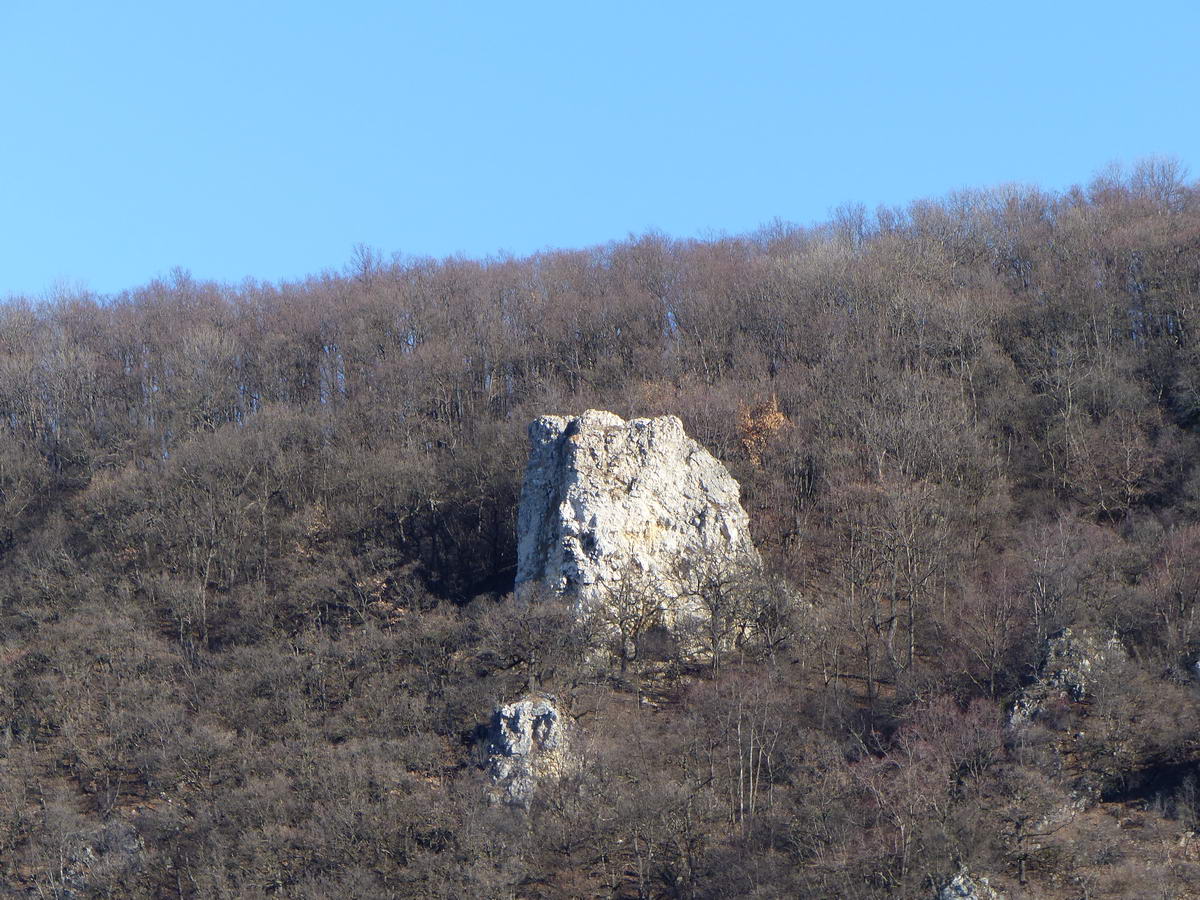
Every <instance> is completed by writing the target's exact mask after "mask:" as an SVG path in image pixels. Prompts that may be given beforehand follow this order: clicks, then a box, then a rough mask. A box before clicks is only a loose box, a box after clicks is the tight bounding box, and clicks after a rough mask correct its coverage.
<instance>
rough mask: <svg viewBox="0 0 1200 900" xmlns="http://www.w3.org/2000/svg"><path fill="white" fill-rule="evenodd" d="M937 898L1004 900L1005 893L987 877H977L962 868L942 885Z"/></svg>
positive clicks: (946, 899) (948, 899)
mask: <svg viewBox="0 0 1200 900" xmlns="http://www.w3.org/2000/svg"><path fill="white" fill-rule="evenodd" d="M937 900H1004V895H1003V894H1001V893H1000V892H999V891H997V890H996V889H995V888H993V887H992V886H991V885H990V884H988V880H987V879H986V878H975V877H973V876H972V875H971V874H970V873H969V872H967V870H966V869H962V870H961V871H960V872H959V873H958V874H957V875H955V876H954V877H953V878H951V879H950V880H949V881H947V882H946V883H945V884H944V885H942V889H941V890H939V891H938V892H937Z"/></svg>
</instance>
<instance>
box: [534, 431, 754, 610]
mask: <svg viewBox="0 0 1200 900" xmlns="http://www.w3.org/2000/svg"><path fill="white" fill-rule="evenodd" d="M529 443H530V452H529V464H528V467H527V468H526V470H525V483H524V485H523V487H522V489H521V505H520V510H519V512H518V516H517V529H518V536H519V541H520V543H519V546H518V555H517V579H516V587H517V591H518V593H521V592H523V591H528V590H529V589H530V588H531V587H532V586H533V585H535V584H539V583H540V584H544V585H546V586H547V587H549V588H550V589H552V590H554V591H557V592H560V593H562V594H563V595H564V596H567V597H569V598H572V599H574V600H575V601H576V602H577V604H578V606H579V608H580V609H594V608H596V606H597V605H598V604H604V603H606V602H608V601H609V600H610V599H611V598H612V597H613V596H614V593H615V592H619V591H620V590H621V588H622V587H623V586H624V585H628V584H629V583H630V582H631V581H636V583H637V584H639V585H652V586H653V588H654V589H655V591H656V592H657V594H658V595H659V596H660V597H661V598H662V604H663V621H664V624H666V625H667V626H669V627H670V626H678V625H682V624H684V623H683V621H682V620H685V619H688V618H694V617H695V616H696V615H698V609H697V608H696V605H695V602H694V599H689V598H690V597H693V596H694V594H695V591H693V590H689V585H688V581H689V578H691V577H693V576H694V575H695V572H696V570H697V569H698V568H706V569H707V570H709V571H714V570H716V569H721V570H723V571H724V572H726V573H728V572H734V571H740V570H741V569H743V568H757V566H758V565H759V557H758V553H757V552H756V551H755V549H754V546H753V544H752V543H751V540H750V529H749V522H748V519H747V517H746V513H745V511H744V510H743V509H742V507H741V503H740V501H739V496H738V494H739V488H738V483H737V482H736V481H735V480H734V479H733V478H732V477H731V476H730V474H729V472H728V471H727V470H726V469H725V466H723V465H722V464H721V463H720V462H719V461H718V460H716V459H714V458H713V456H712V455H711V454H709V453H708V451H707V450H705V449H704V448H703V447H701V446H700V445H699V444H698V443H696V441H694V440H692V439H691V438H689V437H688V436H687V435H686V434H685V433H684V430H683V423H682V422H680V420H679V419H678V418H677V417H676V416H661V417H659V418H654V419H632V420H630V421H628V422H626V421H625V420H624V419H622V418H621V417H620V416H617V415H614V414H613V413H610V412H603V411H600V410H588V411H587V412H585V413H584V414H583V415H582V416H579V417H578V418H566V417H563V416H542V417H541V418H539V419H537V420H535V421H534V422H533V423H532V424H531V425H530V426H529Z"/></svg>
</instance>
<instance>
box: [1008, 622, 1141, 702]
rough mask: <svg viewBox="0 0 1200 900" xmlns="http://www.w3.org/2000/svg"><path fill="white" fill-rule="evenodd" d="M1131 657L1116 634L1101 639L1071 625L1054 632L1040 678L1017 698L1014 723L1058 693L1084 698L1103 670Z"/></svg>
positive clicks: (1066, 697)
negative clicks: (1072, 627)
mask: <svg viewBox="0 0 1200 900" xmlns="http://www.w3.org/2000/svg"><path fill="white" fill-rule="evenodd" d="M1128 658H1129V655H1128V654H1127V653H1126V652H1125V647H1124V646H1123V645H1122V644H1121V641H1120V639H1119V638H1118V637H1117V636H1116V635H1110V636H1109V637H1108V638H1107V639H1106V640H1100V639H1099V638H1097V637H1096V636H1095V635H1093V634H1091V633H1089V632H1087V631H1085V630H1083V629H1071V628H1064V629H1063V630H1062V631H1060V632H1059V633H1058V634H1055V635H1051V636H1050V637H1049V638H1048V639H1047V640H1046V648H1045V653H1044V656H1043V659H1042V665H1041V668H1040V669H1039V672H1038V680H1037V681H1035V682H1034V683H1033V684H1031V685H1030V686H1029V687H1028V688H1026V689H1025V691H1024V693H1022V694H1021V696H1020V697H1018V698H1017V702H1016V703H1015V704H1014V706H1013V712H1012V723H1013V724H1014V725H1021V724H1024V723H1025V722H1028V721H1030V720H1032V719H1034V718H1036V717H1037V715H1038V713H1040V712H1042V711H1043V710H1044V709H1045V708H1046V704H1047V703H1048V702H1049V701H1050V700H1051V699H1052V698H1055V697H1059V698H1062V699H1065V700H1068V701H1072V702H1077V701H1080V700H1083V699H1084V698H1085V697H1086V696H1087V695H1088V694H1089V693H1090V691H1091V689H1092V686H1093V684H1094V683H1095V680H1096V678H1097V677H1098V676H1099V675H1100V674H1102V673H1103V672H1104V671H1106V670H1107V669H1110V668H1112V667H1114V666H1118V665H1120V664H1121V663H1123V662H1125V661H1126V660H1128Z"/></svg>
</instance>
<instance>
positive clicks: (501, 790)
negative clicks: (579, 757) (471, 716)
mask: <svg viewBox="0 0 1200 900" xmlns="http://www.w3.org/2000/svg"><path fill="white" fill-rule="evenodd" d="M568 759H569V757H568V728H567V723H566V721H565V719H564V717H563V715H562V714H561V713H560V712H559V710H558V708H557V706H556V705H555V702H554V698H553V697H550V696H549V695H546V694H535V695H531V696H528V697H523V698H521V699H519V700H514V701H513V702H512V703H506V704H502V705H500V706H497V707H496V709H495V710H494V711H493V712H492V721H491V725H490V726H489V728H488V743H487V770H488V774H489V775H491V777H492V781H493V782H494V785H495V796H496V797H497V798H498V799H500V800H502V801H504V802H505V803H508V804H511V805H514V806H528V805H529V801H530V799H531V798H532V796H533V793H534V790H535V789H536V787H537V784H538V782H539V781H540V780H541V779H544V778H547V777H550V778H553V777H558V776H560V775H562V774H563V773H564V772H565V770H566V765H567V761H568Z"/></svg>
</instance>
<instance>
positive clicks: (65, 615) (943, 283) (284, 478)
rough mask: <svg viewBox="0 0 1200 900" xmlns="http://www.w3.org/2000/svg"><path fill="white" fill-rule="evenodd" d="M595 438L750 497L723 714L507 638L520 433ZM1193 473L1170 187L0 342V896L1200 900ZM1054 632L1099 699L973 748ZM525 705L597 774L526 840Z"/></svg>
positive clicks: (198, 288) (406, 266)
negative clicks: (975, 884)
mask: <svg viewBox="0 0 1200 900" xmlns="http://www.w3.org/2000/svg"><path fill="white" fill-rule="evenodd" d="M588 408H598V409H607V410H611V411H613V412H615V413H617V414H619V415H621V416H624V417H630V416H645V415H660V414H674V415H678V416H680V417H681V418H682V420H683V422H684V425H685V427H686V429H687V432H688V434H689V435H691V436H692V437H694V438H695V439H696V440H698V441H699V442H700V443H701V444H703V445H704V446H705V447H707V448H708V449H709V450H710V451H711V452H712V453H713V454H714V455H715V456H717V457H718V458H720V459H721V460H722V461H723V462H724V463H725V464H726V465H727V466H728V467H729V469H730V471H731V472H732V473H733V474H734V476H735V477H736V478H737V479H738V480H739V481H740V482H741V485H742V500H743V504H744V506H745V508H746V510H747V511H748V512H749V514H750V518H751V527H752V529H753V531H754V537H755V541H756V543H757V545H758V547H759V548H760V550H761V552H762V555H763V558H764V560H765V561H766V563H767V566H768V568H769V570H770V576H771V577H770V582H769V583H767V584H758V585H756V586H755V587H754V590H753V591H751V592H750V594H751V596H749V597H748V598H747V601H746V603H745V604H744V607H742V608H741V609H740V612H739V615H740V616H742V622H741V623H740V624H741V626H742V627H741V628H740V630H739V633H740V634H742V635H743V637H742V639H741V640H740V644H739V646H738V648H737V649H738V652H737V653H733V654H727V655H726V656H725V658H724V659H723V660H722V661H721V663H720V665H716V664H712V665H696V664H693V662H691V661H689V660H687V659H684V658H680V657H679V656H678V655H677V654H672V653H671V652H661V648H660V652H651V651H650V650H649V649H647V650H646V652H645V653H642V654H635V655H634V656H633V657H632V658H630V655H629V654H628V653H625V652H619V651H618V649H617V648H611V647H607V646H605V645H604V641H603V640H602V639H601V638H600V637H599V636H598V635H597V634H596V633H595V632H590V631H589V630H588V629H587V628H585V627H580V626H578V625H577V624H576V623H575V622H574V620H573V618H572V617H571V616H570V615H569V613H568V612H567V611H565V610H563V609H561V608H559V607H558V606H557V605H555V604H554V603H549V602H548V603H544V604H533V605H530V604H525V605H520V604H517V603H515V602H514V601H513V600H512V599H511V597H510V596H508V595H509V593H510V592H511V590H512V583H513V576H514V566H515V561H516V544H515V534H514V527H515V520H516V504H517V495H518V492H519V490H520V479H521V474H522V468H523V465H524V461H525V453H526V433H525V429H526V426H527V425H528V423H529V422H530V420H532V419H533V418H534V417H536V416H538V415H541V414H544V413H578V412H581V411H582V410H584V409H588ZM1198 437H1200V187H1198V186H1197V185H1195V184H1192V183H1190V182H1188V181H1187V180H1186V179H1185V178H1183V177H1182V176H1181V175H1180V173H1179V172H1178V171H1177V170H1176V169H1175V167H1173V166H1172V165H1171V164H1169V163H1161V162H1155V163H1147V164H1144V165H1142V166H1140V167H1139V168H1137V169H1136V170H1135V171H1134V172H1133V173H1132V174H1130V175H1127V176H1118V175H1106V176H1102V177H1099V178H1097V179H1096V180H1095V181H1093V182H1092V183H1091V184H1090V185H1089V186H1088V187H1086V188H1080V189H1074V190H1071V191H1068V192H1066V193H1064V194H1050V193H1044V192H1041V191H1039V190H1037V189H1033V188H1004V189H997V190H991V191H980V192H967V193H962V194H958V195H954V196H952V197H949V198H947V199H944V200H941V201H929V202H919V203H914V204H913V205H911V206H909V207H908V208H905V209H894V210H880V211H878V212H877V213H875V214H867V213H866V212H864V211H862V210H858V209H853V208H851V209H846V210H843V211H842V212H841V213H839V214H838V215H837V216H836V217H835V218H834V219H833V220H832V221H830V222H829V223H827V224H826V225H823V226H821V227H817V228H811V229H806V228H793V227H788V226H785V225H778V226H773V227H769V228H764V229H763V230H761V231H759V232H757V233H754V234H751V235H747V236H742V237H730V238H719V239H711V240H703V241H700V240H673V239H670V238H668V237H665V236H662V235H658V234H648V235H644V236H640V237H631V238H630V239H628V240H626V241H622V242H617V243H613V244H610V245H608V246H604V247H599V248H594V249H589V250H578V251H568V250H564V251H553V252H545V253H542V254H538V255H536V256H532V257H528V258H502V259H489V260H484V261H479V260H469V259H447V260H441V261H436V260H427V259H408V258H398V259H396V260H392V261H388V260H386V259H383V258H381V257H380V256H379V255H378V254H375V253H373V252H371V251H368V250H361V251H360V252H359V253H358V254H357V255H356V258H355V260H354V262H353V264H352V265H351V266H349V267H348V268H347V270H346V271H345V272H343V273H340V274H325V275H321V276H315V277H313V278H311V279H309V280H307V281H304V282H301V283H293V284H283V285H267V284H257V283H249V282H247V283H244V284H242V285H238V286H229V285H218V284H210V283H202V282H198V281H196V280H193V279H192V278H190V277H189V276H188V275H186V274H185V273H178V274H176V275H173V276H172V277H171V278H170V279H167V280H165V281H155V282H152V283H150V284H149V285H147V286H145V287H143V288H139V289H137V290H132V291H129V292H127V293H124V294H121V295H120V296H116V297H108V298H97V297H90V296H86V295H64V296H61V297H58V298H57V299H54V300H50V301H38V302H33V301H29V302H27V301H24V300H21V299H10V300H9V301H7V302H5V303H4V304H3V305H0V883H2V884H3V885H4V886H5V890H6V893H10V894H13V895H16V896H22V895H26V894H27V895H29V896H42V897H68V896H71V897H90V896H108V897H133V896H136V897H176V896H178V897H194V898H214V897H229V898H244V897H258V896H282V897H310V898H317V897H447V898H463V897H497V898H501V897H529V898H532V897H547V898H549V897H592V896H594V897H624V898H633V897H656V898H657V897H675V898H720V897H734V896H753V897H760V898H773V897H784V896H795V897H847V898H884V897H914V898H924V897H933V896H935V895H936V892H937V889H938V888H939V887H940V886H941V885H942V884H943V883H944V882H945V880H946V879H948V878H949V877H951V876H952V875H954V874H955V873H956V872H957V871H959V868H960V866H962V867H966V869H967V870H969V871H970V872H971V873H973V874H974V875H979V876H987V877H988V878H989V879H991V881H992V884H993V885H994V886H997V887H999V888H1002V889H1003V890H1004V892H1005V894H1006V896H1008V897H1010V898H1016V897H1052V898H1054V897H1061V898H1076V897H1088V898H1100V897H1149V896H1160V895H1161V896H1174V897H1184V896H1200V888H1198V885H1200V838H1197V837H1196V835H1195V833H1194V831H1193V830H1194V829H1197V827H1198V826H1197V822H1198V820H1200V781H1198V776H1200V681H1198V678H1197V671H1196V666H1195V664H1196V662H1197V659H1198V658H1200V604H1198V600H1200V455H1198V453H1197V451H1198V449H1200V441H1198ZM1064 628H1069V629H1071V633H1073V634H1090V635H1094V636H1095V637H1096V638H1097V639H1098V640H1101V641H1108V640H1110V639H1114V638H1115V640H1116V641H1118V642H1119V645H1120V646H1121V647H1122V648H1123V649H1124V651H1125V656H1124V657H1123V658H1122V659H1121V660H1120V661H1119V663H1118V664H1116V665H1115V667H1113V666H1110V667H1108V668H1107V669H1105V670H1104V671H1101V672H1098V674H1096V676H1095V678H1094V679H1093V683H1092V684H1091V685H1090V687H1089V688H1088V690H1087V692H1086V694H1084V693H1083V692H1077V695H1076V696H1073V697H1067V698H1066V699H1062V698H1059V699H1058V700H1055V701H1053V703H1051V705H1050V706H1048V707H1047V708H1045V709H1043V710H1042V711H1041V713H1040V714H1039V715H1038V716H1036V717H1035V718H1034V720H1033V721H1032V722H1030V723H1027V724H1025V725H1024V726H1022V727H1015V726H1011V725H1010V724H1009V711H1010V709H1011V707H1012V704H1013V703H1014V701H1016V700H1017V699H1018V698H1019V697H1021V696H1023V695H1024V693H1025V692H1026V691H1028V689H1029V686H1030V685H1031V684H1033V683H1034V682H1035V680H1036V679H1037V678H1038V676H1039V671H1044V670H1040V669H1039V667H1041V666H1042V663H1043V659H1042V657H1043V655H1044V652H1045V648H1046V646H1047V641H1048V639H1052V638H1053V637H1054V636H1056V635H1060V634H1061V633H1062V631H1063V629H1064ZM621 650H622V651H623V648H621ZM529 683H533V684H534V685H535V686H536V687H539V688H541V689H543V690H546V691H549V692H551V693H553V694H555V695H556V696H557V697H559V698H560V700H561V702H563V703H564V704H565V705H566V706H567V707H568V708H569V709H570V710H571V712H572V714H573V715H574V716H575V717H576V718H577V720H578V721H579V723H580V725H581V727H585V728H586V731H587V733H588V734H589V735H590V743H589V744H588V749H587V756H586V760H585V765H584V766H583V767H582V768H581V771H580V772H579V773H577V774H574V775H572V776H571V777H570V778H568V779H565V780H564V781H562V782H561V783H559V784H555V785H552V786H548V787H547V788H546V789H545V790H542V791H539V793H538V795H537V797H536V798H535V800H534V802H533V804H532V806H531V808H530V809H529V810H528V811H522V810H519V809H511V808H507V807H504V806H502V805H495V804H489V803H488V802H487V801H486V799H485V782H486V776H485V775H484V773H483V772H482V771H481V770H480V767H479V761H480V750H479V735H480V727H481V725H483V724H484V723H486V721H487V718H488V715H489V713H490V711H491V709H492V706H493V705H494V704H495V703H496V702H497V701H503V700H508V699H510V698H512V697H514V696H516V695H518V694H519V693H520V692H521V691H523V690H525V689H526V687H527V685H528V684H529ZM1189 892H1190V893H1189Z"/></svg>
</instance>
